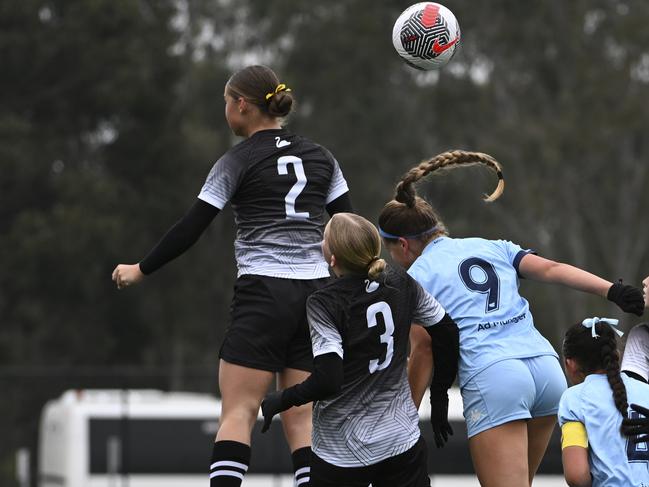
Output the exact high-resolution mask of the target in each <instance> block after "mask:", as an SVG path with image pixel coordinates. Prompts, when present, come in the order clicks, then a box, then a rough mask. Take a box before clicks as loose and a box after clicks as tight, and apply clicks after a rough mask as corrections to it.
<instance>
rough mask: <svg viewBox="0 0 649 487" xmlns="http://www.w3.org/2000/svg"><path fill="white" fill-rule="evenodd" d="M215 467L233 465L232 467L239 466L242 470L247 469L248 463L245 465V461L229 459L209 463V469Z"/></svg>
mask: <svg viewBox="0 0 649 487" xmlns="http://www.w3.org/2000/svg"><path fill="white" fill-rule="evenodd" d="M216 467H234V468H240V469H241V470H243V471H244V472H247V471H248V465H246V464H245V463H239V462H231V461H229V460H222V461H220V462H214V463H213V464H212V465H210V470H214V469H215V468H216Z"/></svg>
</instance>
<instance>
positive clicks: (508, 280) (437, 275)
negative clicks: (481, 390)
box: [408, 237, 558, 387]
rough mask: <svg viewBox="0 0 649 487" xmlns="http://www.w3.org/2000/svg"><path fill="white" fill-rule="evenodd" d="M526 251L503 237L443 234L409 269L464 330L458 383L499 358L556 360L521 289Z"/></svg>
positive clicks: (461, 332) (465, 380) (461, 331)
mask: <svg viewBox="0 0 649 487" xmlns="http://www.w3.org/2000/svg"><path fill="white" fill-rule="evenodd" d="M527 253H528V251H525V250H523V249H521V247H519V246H518V245H515V244H513V243H511V242H507V241H505V240H485V239H482V238H449V237H440V238H437V239H435V240H433V241H432V242H431V243H429V244H428V245H427V246H426V248H425V249H424V251H423V253H422V254H421V255H420V256H419V258H418V259H417V260H416V261H415V262H414V263H413V264H412V266H411V267H410V269H409V270H408V273H409V274H410V275H411V276H412V277H414V278H415V279H416V280H417V281H418V282H419V283H420V284H421V285H422V287H423V288H424V289H425V290H426V291H428V292H429V293H430V294H432V295H433V296H435V298H436V299H437V301H439V302H440V303H441V305H442V306H443V307H444V309H445V310H446V312H447V313H448V314H449V315H450V316H451V317H452V318H453V320H455V322H456V323H457V325H458V327H459V329H460V367H459V373H458V375H459V382H460V387H463V386H464V385H465V384H466V383H467V382H468V381H469V379H471V378H472V377H473V376H474V375H475V374H476V373H478V372H480V371H481V370H483V369H485V368H486V367H488V366H489V365H491V364H494V363H496V362H499V361H501V360H505V359H510V358H529V357H537V356H540V355H553V356H555V357H557V359H558V356H557V354H556V352H555V351H554V349H553V348H552V345H550V342H548V341H547V340H546V339H545V338H544V337H543V335H541V334H540V333H539V332H538V330H537V329H536V328H534V322H533V320H532V315H531V314H530V309H529V304H528V302H527V300H525V298H523V297H522V296H521V295H520V294H519V293H518V264H519V262H520V260H521V259H522V258H523V257H524V256H525V255H526V254H527Z"/></svg>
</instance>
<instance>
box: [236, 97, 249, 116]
mask: <svg viewBox="0 0 649 487" xmlns="http://www.w3.org/2000/svg"><path fill="white" fill-rule="evenodd" d="M237 108H238V109H239V113H243V112H246V111H248V101H247V100H246V99H245V98H244V97H243V96H242V97H239V98H237Z"/></svg>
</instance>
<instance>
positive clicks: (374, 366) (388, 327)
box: [367, 301, 394, 374]
mask: <svg viewBox="0 0 649 487" xmlns="http://www.w3.org/2000/svg"><path fill="white" fill-rule="evenodd" d="M378 315H381V316H383V322H384V323H385V332H384V333H383V334H382V335H381V337H380V340H381V343H385V344H386V346H387V350H386V352H385V360H383V362H379V359H372V360H370V374H373V373H374V372H376V371H377V370H383V369H385V368H386V367H387V366H388V365H390V362H391V361H392V355H393V353H394V338H393V336H392V335H393V334H394V320H393V319H392V310H391V309H390V305H389V304H388V303H386V302H385V301H379V302H378V303H374V304H372V305H371V306H369V307H368V308H367V327H368V328H372V327H374V326H376V325H377V324H378V320H377V317H378Z"/></svg>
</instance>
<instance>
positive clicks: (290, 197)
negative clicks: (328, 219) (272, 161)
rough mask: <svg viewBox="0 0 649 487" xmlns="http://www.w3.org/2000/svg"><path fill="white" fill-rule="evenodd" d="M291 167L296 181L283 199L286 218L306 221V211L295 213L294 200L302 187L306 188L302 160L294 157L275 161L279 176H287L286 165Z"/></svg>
mask: <svg viewBox="0 0 649 487" xmlns="http://www.w3.org/2000/svg"><path fill="white" fill-rule="evenodd" d="M289 164H291V165H292V166H293V171H294V172H295V177H297V181H296V182H295V184H294V185H293V186H292V187H291V189H290V190H289V192H288V194H287V195H286V197H285V198H284V201H285V207H286V218H294V219H297V220H306V219H307V218H309V212H308V211H300V212H296V211H295V200H296V198H297V197H298V196H299V195H300V193H301V192H302V190H303V189H304V187H305V186H306V174H305V173H304V166H303V165H302V159H300V158H299V157H295V156H282V157H280V158H279V159H277V173H278V174H279V175H281V176H285V175H287V174H288V165H289Z"/></svg>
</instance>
